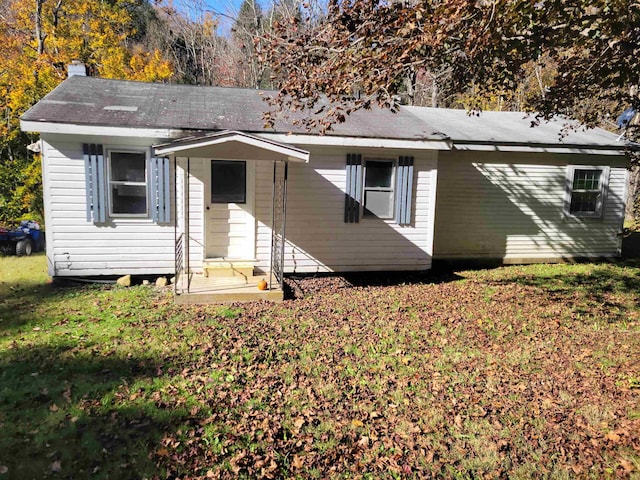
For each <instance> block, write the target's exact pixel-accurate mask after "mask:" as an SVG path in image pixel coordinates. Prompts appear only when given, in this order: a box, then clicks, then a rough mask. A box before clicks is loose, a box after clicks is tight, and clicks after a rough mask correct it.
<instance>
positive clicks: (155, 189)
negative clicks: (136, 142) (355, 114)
mask: <svg viewBox="0 0 640 480" xmlns="http://www.w3.org/2000/svg"><path fill="white" fill-rule="evenodd" d="M170 180H171V179H170V177H169V159H168V158H165V157H151V168H150V169H149V188H150V190H151V219H152V220H153V221H154V222H157V223H169V222H170V221H171V194H170V190H169V188H170Z"/></svg>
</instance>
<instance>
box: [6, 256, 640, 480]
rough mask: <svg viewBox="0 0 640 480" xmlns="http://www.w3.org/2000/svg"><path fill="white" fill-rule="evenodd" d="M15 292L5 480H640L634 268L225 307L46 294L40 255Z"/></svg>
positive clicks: (500, 274)
mask: <svg viewBox="0 0 640 480" xmlns="http://www.w3.org/2000/svg"><path fill="white" fill-rule="evenodd" d="M0 279H1V280H0V431H1V432H2V435H0V479H3V478H18V479H30V478H49V477H50V478H167V477H170V478H176V477H190V478H192V477H204V478H206V475H209V476H210V477H211V476H212V478H327V477H330V478H425V477H444V478H482V477H510V478H532V477H534V478H574V477H585V478H607V477H611V478H614V477H633V476H637V475H638V472H640V458H639V453H638V451H637V449H635V446H637V445H638V444H639V443H640V433H639V432H640V413H639V410H638V405H639V403H640V402H639V398H638V396H639V394H640V364H638V361H637V359H638V356H639V354H640V327H639V323H638V315H639V313H640V295H639V294H640V264H638V263H637V262H635V263H634V262H626V263H599V264H594V263H589V264H586V263H585V264H574V265H533V266H526V267H521V266H514V267H503V268H497V269H491V270H475V271H458V272H455V273H451V272H448V273H440V274H438V273H433V274H430V275H428V276H409V277H406V278H396V279H395V280H394V279H393V278H392V277H390V276H389V277H386V276H384V277H370V278H368V279H367V277H363V276H358V277H353V278H350V277H334V278H320V279H303V280H298V281H296V285H295V290H296V292H297V294H298V299H296V300H290V301H286V302H285V303H283V304H281V305H271V304H266V303H253V304H246V305H232V306H222V307H221V306H206V307H201V306H178V305H175V304H174V303H173V301H172V297H171V294H170V292H169V291H168V290H166V289H156V288H155V287H151V286H142V285H141V286H135V287H131V288H119V287H112V286H89V285H81V286H58V285H52V284H49V283H48V279H47V277H46V265H45V258H44V257H43V256H41V255H40V256H33V257H30V258H16V257H0ZM396 280H397V281H396Z"/></svg>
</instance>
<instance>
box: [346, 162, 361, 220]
mask: <svg viewBox="0 0 640 480" xmlns="http://www.w3.org/2000/svg"><path fill="white" fill-rule="evenodd" d="M361 198H362V155H359V154H352V153H348V154H347V166H346V182H345V192H344V222H345V223H358V222H359V221H360V199H361Z"/></svg>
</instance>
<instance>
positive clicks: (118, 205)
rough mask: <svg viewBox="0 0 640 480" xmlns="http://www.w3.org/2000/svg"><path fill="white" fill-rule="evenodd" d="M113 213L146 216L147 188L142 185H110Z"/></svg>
mask: <svg viewBox="0 0 640 480" xmlns="http://www.w3.org/2000/svg"><path fill="white" fill-rule="evenodd" d="M111 208H112V211H113V213H123V214H146V213H147V187H146V186H144V185H113V184H112V185H111Z"/></svg>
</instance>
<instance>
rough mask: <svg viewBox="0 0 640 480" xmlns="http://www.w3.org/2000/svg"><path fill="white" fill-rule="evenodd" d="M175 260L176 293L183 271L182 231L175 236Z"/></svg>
mask: <svg viewBox="0 0 640 480" xmlns="http://www.w3.org/2000/svg"><path fill="white" fill-rule="evenodd" d="M175 261H176V265H175V266H176V280H175V289H176V293H178V288H179V285H180V280H181V277H182V272H183V271H184V233H181V234H180V236H178V238H176V252H175Z"/></svg>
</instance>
